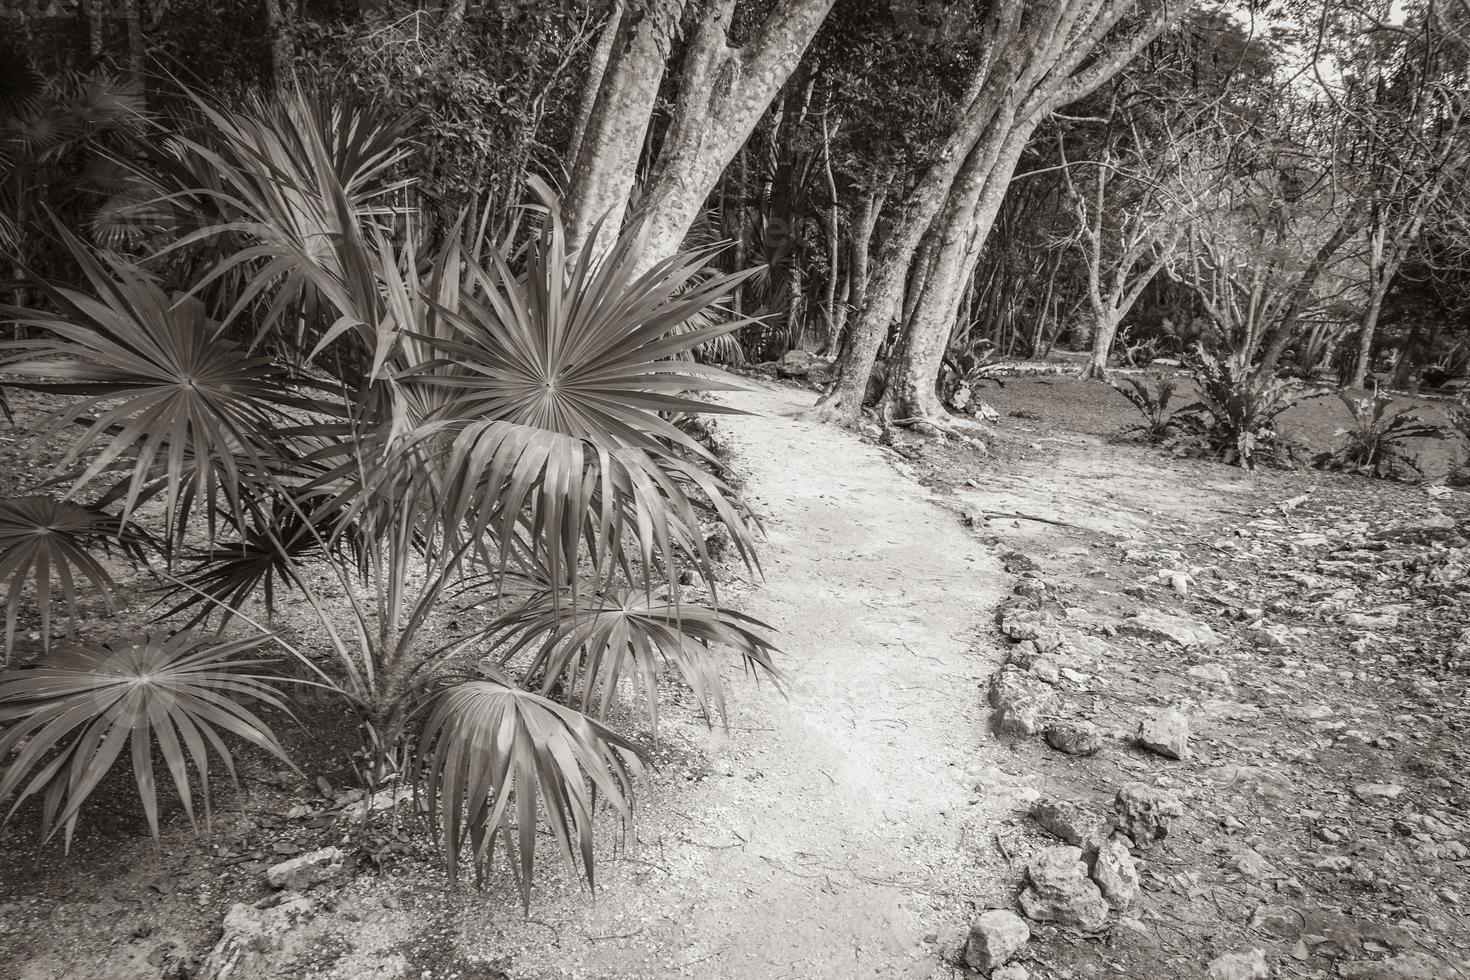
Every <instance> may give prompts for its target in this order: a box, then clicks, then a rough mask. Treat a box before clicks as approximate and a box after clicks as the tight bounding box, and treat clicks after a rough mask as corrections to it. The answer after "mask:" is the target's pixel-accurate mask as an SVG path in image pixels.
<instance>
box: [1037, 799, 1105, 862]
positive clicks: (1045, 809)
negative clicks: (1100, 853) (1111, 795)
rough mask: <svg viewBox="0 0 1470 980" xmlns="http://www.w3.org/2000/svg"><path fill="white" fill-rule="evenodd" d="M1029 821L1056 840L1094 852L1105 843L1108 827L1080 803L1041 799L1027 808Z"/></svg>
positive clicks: (1087, 851) (1098, 816) (1100, 817)
mask: <svg viewBox="0 0 1470 980" xmlns="http://www.w3.org/2000/svg"><path fill="white" fill-rule="evenodd" d="M1031 819H1032V820H1035V821H1036V823H1037V825H1038V826H1040V827H1041V829H1042V830H1044V831H1046V832H1047V833H1048V834H1051V835H1052V836H1053V837H1055V838H1056V839H1057V840H1060V841H1063V842H1065V843H1067V844H1071V845H1072V846H1073V847H1080V848H1081V849H1082V850H1083V852H1084V853H1092V852H1095V851H1096V850H1097V849H1098V848H1099V847H1101V846H1102V843H1103V841H1105V840H1107V839H1108V826H1107V821H1105V820H1104V819H1103V818H1102V816H1101V815H1100V814H1097V813H1094V812H1092V811H1091V810H1089V809H1088V808H1087V807H1085V806H1083V805H1082V804H1080V803H1075V802H1073V801H1071V800H1059V799H1055V798H1053V797H1043V798H1042V799H1039V800H1037V801H1036V802H1035V803H1033V804H1032V805H1031Z"/></svg>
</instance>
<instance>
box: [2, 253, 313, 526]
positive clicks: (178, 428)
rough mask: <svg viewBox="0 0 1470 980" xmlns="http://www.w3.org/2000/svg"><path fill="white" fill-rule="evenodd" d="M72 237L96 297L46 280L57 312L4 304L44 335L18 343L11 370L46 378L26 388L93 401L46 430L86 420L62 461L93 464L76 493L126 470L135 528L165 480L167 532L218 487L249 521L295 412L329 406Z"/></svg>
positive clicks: (125, 513)
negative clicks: (146, 500) (251, 498)
mask: <svg viewBox="0 0 1470 980" xmlns="http://www.w3.org/2000/svg"><path fill="white" fill-rule="evenodd" d="M66 237H67V241H68V243H69V244H70V245H71V246H72V252H73V255H74V257H75V258H76V260H77V262H78V263H79V264H80V266H81V268H82V270H83V271H84V272H85V274H86V276H87V279H88V281H89V284H90V286H91V287H92V292H91V293H85V292H82V291H80V290H77V289H72V288H70V287H66V286H57V285H52V284H49V283H41V284H40V286H41V288H42V289H43V290H44V292H45V295H46V297H47V298H48V299H49V300H50V301H51V304H52V305H53V306H54V307H55V310H56V312H50V311H46V310H33V309H16V308H11V307H4V308H0V315H5V316H9V317H13V318H14V319H15V320H16V321H17V322H20V323H23V324H27V325H30V326H35V327H39V328H41V329H42V330H44V331H45V334H44V335H43V336H42V337H41V338H40V339H37V340H32V341H20V342H17V343H15V344H12V345H11V346H12V347H18V348H19V349H20V350H22V351H23V352H24V353H23V354H22V355H20V356H18V357H15V358H13V359H12V360H10V361H9V362H7V363H6V365H5V366H6V369H7V370H10V371H13V372H15V373H17V374H21V375H25V376H29V377H33V378H42V379H47V380H43V381H34V382H27V383H25V384H24V387H28V388H33V389H37V390H42V391H47V392H51V393H53V394H60V395H81V396H84V397H83V398H81V399H79V400H75V401H73V402H71V403H70V404H69V405H68V406H67V407H65V408H64V409H62V410H61V411H59V412H57V413H56V414H55V415H54V417H53V418H52V421H51V424H50V433H49V434H51V435H55V434H57V433H59V432H61V431H63V430H65V429H68V428H69V427H71V426H72V425H73V423H77V422H79V421H81V420H83V419H84V418H85V419H86V420H87V421H85V422H83V427H82V431H81V433H80V434H79V435H76V436H75V437H73V438H72V439H71V441H70V444H69V446H68V448H67V452H66V455H65V457H64V459H63V461H62V463H61V465H62V466H63V467H64V466H69V465H71V464H73V463H76V462H77V461H78V460H80V459H82V457H84V456H88V455H90V458H89V460H88V461H87V462H86V465H85V468H84V469H83V470H82V472H81V473H80V475H79V476H78V477H77V479H76V482H75V484H74V489H81V488H83V487H85V486H87V485H88V484H90V483H92V482H93V481H94V480H96V479H97V478H98V477H100V476H102V475H104V474H108V473H111V472H113V471H114V470H115V469H117V468H121V469H122V471H123V473H124V476H123V480H122V485H123V486H125V487H126V490H125V491H124V492H123V493H122V495H121V496H122V500H123V507H122V513H121V518H122V520H123V521H124V522H125V523H126V522H127V521H128V519H129V517H130V516H131V514H132V512H133V511H134V509H135V508H136V507H137V505H138V503H139V502H140V499H141V498H142V496H143V494H144V491H145V489H146V488H148V487H149V486H150V484H151V483H153V482H155V481H156V480H157V478H158V474H159V473H160V472H163V473H166V475H167V482H166V486H165V491H166V510H167V516H168V520H169V522H170V524H173V525H176V526H181V524H182V522H181V521H180V520H179V519H178V518H179V517H180V516H181V515H180V512H179V508H180V506H181V505H183V506H184V507H185V508H187V507H188V506H189V505H190V504H191V503H196V502H204V501H205V499H206V498H207V497H209V496H211V495H212V493H211V492H212V491H213V490H215V489H217V490H218V491H219V492H220V493H221V494H222V495H223V498H224V500H225V501H226V505H227V508H228V510H229V512H230V513H231V514H232V515H233V516H234V517H235V518H236V520H243V518H244V514H245V512H246V489H247V488H245V487H244V484H246V483H247V482H248V480H249V479H250V478H251V477H252V475H258V474H263V473H265V472H266V471H267V470H268V468H269V464H268V462H267V460H269V459H270V458H271V457H272V456H273V455H274V454H273V453H272V452H271V450H270V443H271V442H272V440H273V438H274V435H273V432H274V429H275V428H276V427H277V426H279V425H280V424H282V423H283V422H284V421H286V420H289V419H290V418H291V414H290V413H291V411H292V410H303V411H314V410H323V409H325V407H326V406H325V405H324V403H322V402H320V401H316V402H313V401H309V400H307V399H305V398H303V397H300V396H299V395H297V394H296V392H295V391H294V390H293V387H292V384H291V383H292V382H293V381H294V382H295V383H296V384H297V385H298V386H299V385H300V384H301V379H290V378H288V377H287V376H286V375H285V374H284V373H282V372H281V371H280V370H278V369H277V368H275V367H274V366H273V365H271V364H270V363H269V362H268V361H266V360H265V359H264V358H262V357H258V356H255V355H252V354H250V353H248V352H247V351H245V350H243V349H241V348H240V347H239V346H237V345H236V344H234V343H232V342H230V341H228V340H226V339H225V338H222V337H220V336H219V335H218V331H217V329H216V328H215V326H214V325H213V324H211V323H209V322H208V321H207V320H206V319H205V317H204V312H203V309H202V307H201V305H200V304H199V303H197V302H193V301H188V300H185V301H180V302H177V303H175V302H174V301H172V300H171V299H170V298H169V297H168V296H167V295H166V294H165V293H164V292H163V290H162V289H161V288H160V287H159V286H158V285H157V283H155V282H154V281H153V280H152V279H150V278H149V277H148V276H147V275H145V274H143V273H141V272H139V271H138V270H137V269H136V268H133V267H131V266H128V265H125V264H123V263H121V262H119V261H117V260H114V259H110V258H108V259H101V260H99V258H98V257H96V256H95V255H93V254H92V253H91V252H90V251H89V250H87V249H86V248H85V247H83V246H82V245H81V243H80V242H78V241H77V240H76V239H75V238H73V237H71V236H70V235H67V236H66ZM18 386H19V385H18ZM190 487H193V488H196V489H202V490H204V491H206V492H205V493H203V494H200V493H195V494H190V493H189V492H188V490H189V488H190Z"/></svg>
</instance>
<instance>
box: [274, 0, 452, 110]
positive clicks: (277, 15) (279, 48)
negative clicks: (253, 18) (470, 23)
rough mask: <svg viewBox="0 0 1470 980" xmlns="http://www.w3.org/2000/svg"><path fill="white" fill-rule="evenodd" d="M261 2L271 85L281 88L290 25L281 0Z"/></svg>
mask: <svg viewBox="0 0 1470 980" xmlns="http://www.w3.org/2000/svg"><path fill="white" fill-rule="evenodd" d="M263 2H264V4H265V24H266V31H267V32H268V33H269V35H270V45H271V85H272V86H273V87H275V88H276V89H278V90H281V89H285V88H288V87H289V86H290V82H291V77H292V76H291V62H292V61H293V60H294V56H295V52H294V50H293V46H292V44H291V26H290V23H289V21H288V20H287V17H286V9H285V8H284V7H283V6H282V0H263ZM288 2H289V0H288ZM461 15H463V12H461Z"/></svg>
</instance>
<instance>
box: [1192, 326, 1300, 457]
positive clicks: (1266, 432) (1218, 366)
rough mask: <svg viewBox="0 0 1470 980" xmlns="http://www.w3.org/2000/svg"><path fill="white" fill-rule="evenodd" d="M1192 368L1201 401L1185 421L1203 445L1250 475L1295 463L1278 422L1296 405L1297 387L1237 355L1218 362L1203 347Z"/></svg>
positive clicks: (1197, 352)
mask: <svg viewBox="0 0 1470 980" xmlns="http://www.w3.org/2000/svg"><path fill="white" fill-rule="evenodd" d="M1186 367H1187V369H1188V371H1189V374H1190V376H1191V377H1192V378H1193V379H1194V382H1195V385H1196V386H1197V387H1198V388H1199V401H1197V402H1195V403H1193V404H1191V405H1187V406H1185V407H1184V408H1183V409H1181V410H1180V413H1179V416H1180V420H1181V422H1183V423H1184V424H1185V426H1186V427H1187V431H1188V433H1189V436H1190V438H1191V439H1192V440H1194V441H1195V442H1196V444H1197V445H1199V446H1200V447H1201V448H1202V449H1203V450H1204V451H1206V452H1208V453H1209V454H1211V455H1215V456H1218V457H1220V458H1221V459H1223V460H1225V462H1227V463H1232V464H1235V465H1238V466H1240V467H1242V468H1244V469H1248V470H1249V469H1255V467H1256V465H1257V464H1258V463H1260V462H1261V461H1263V460H1264V461H1267V462H1275V463H1286V462H1289V461H1290V458H1291V453H1292V449H1293V447H1292V446H1290V445H1289V444H1288V443H1287V442H1286V441H1285V440H1284V439H1282V437H1281V434H1280V433H1279V432H1278V431H1277V429H1276V419H1277V418H1278V417H1280V415H1281V414H1282V413H1283V412H1285V411H1286V410H1287V409H1289V408H1291V406H1292V405H1294V404H1296V400H1297V399H1296V395H1295V389H1294V388H1293V386H1292V385H1290V384H1289V383H1287V382H1285V381H1283V380H1281V379H1280V378H1278V377H1276V376H1275V375H1274V374H1273V373H1271V372H1269V371H1263V370H1261V369H1260V368H1255V367H1251V366H1250V365H1248V364H1245V363H1243V362H1242V361H1241V359H1240V358H1239V357H1237V356H1235V355H1226V356H1224V357H1216V356H1215V355H1213V354H1211V353H1210V352H1209V351H1207V350H1205V349H1204V348H1203V347H1200V348H1199V349H1198V350H1197V351H1196V352H1195V354H1194V355H1193V356H1192V357H1190V358H1189V360H1188V362H1187V364H1186Z"/></svg>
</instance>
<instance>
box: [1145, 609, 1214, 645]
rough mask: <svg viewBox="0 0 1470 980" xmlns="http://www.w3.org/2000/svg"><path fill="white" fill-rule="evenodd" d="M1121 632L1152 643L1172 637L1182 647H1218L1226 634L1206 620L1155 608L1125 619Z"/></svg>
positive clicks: (1171, 639)
mask: <svg viewBox="0 0 1470 980" xmlns="http://www.w3.org/2000/svg"><path fill="white" fill-rule="evenodd" d="M1118 632H1119V633H1120V634H1121V635H1123V636H1133V637H1137V638H1139V639H1141V640H1147V641H1149V642H1151V643H1162V642H1165V641H1171V642H1174V643H1177V644H1179V645H1180V646H1182V647H1206V648H1208V647H1217V646H1219V645H1220V644H1222V643H1224V642H1225V638H1224V637H1222V636H1221V635H1220V634H1219V633H1216V632H1215V631H1214V630H1212V629H1211V628H1210V627H1209V626H1206V625H1205V624H1204V623H1200V622H1196V621H1194V620H1192V619H1189V618H1187V617H1184V616H1170V615H1168V614H1166V613H1161V612H1157V611H1155V610H1152V609H1144V610H1140V611H1139V612H1138V613H1137V614H1135V615H1133V616H1130V617H1128V618H1127V619H1124V620H1121V621H1120V622H1119V623H1118Z"/></svg>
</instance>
